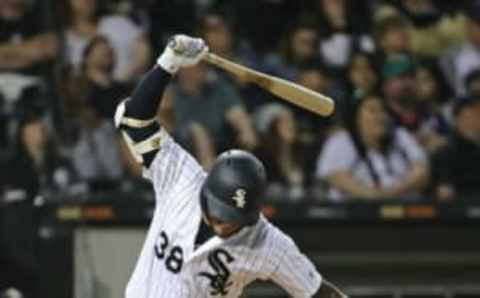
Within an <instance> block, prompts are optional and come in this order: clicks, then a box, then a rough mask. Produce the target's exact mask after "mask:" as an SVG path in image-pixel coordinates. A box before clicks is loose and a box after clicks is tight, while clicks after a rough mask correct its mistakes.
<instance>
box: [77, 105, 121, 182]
mask: <svg viewBox="0 0 480 298" xmlns="http://www.w3.org/2000/svg"><path fill="white" fill-rule="evenodd" d="M80 109H81V110H80V117H81V119H80V121H79V123H81V124H80V126H79V127H78V130H79V131H78V138H77V139H76V141H75V144H74V146H73V148H72V160H73V165H74V167H75V169H76V171H77V172H78V175H79V177H80V178H81V179H82V180H85V181H87V182H88V184H89V187H90V190H92V191H96V190H105V189H116V187H117V186H118V185H116V183H118V181H119V180H120V179H122V178H123V175H124V170H125V165H124V163H122V161H123V159H122V155H121V151H120V143H119V139H118V137H117V134H116V132H115V129H114V127H113V122H112V120H111V119H108V120H107V119H104V118H102V117H101V116H100V115H99V114H98V112H97V111H96V110H95V108H93V107H92V106H91V104H85V105H83V106H80ZM112 144H114V145H113V146H112Z"/></svg>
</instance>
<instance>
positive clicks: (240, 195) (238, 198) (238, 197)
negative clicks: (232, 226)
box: [232, 188, 247, 208]
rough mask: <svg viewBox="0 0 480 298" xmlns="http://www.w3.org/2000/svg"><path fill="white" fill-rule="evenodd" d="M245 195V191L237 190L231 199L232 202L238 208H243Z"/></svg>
mask: <svg viewBox="0 0 480 298" xmlns="http://www.w3.org/2000/svg"><path fill="white" fill-rule="evenodd" d="M246 195H247V191H246V190H245V189H243V188H239V189H237V190H236V191H235V195H234V196H233V197H232V200H234V201H235V203H237V207H238V208H244V207H245V204H246V203H247V200H246V199H245V196H246Z"/></svg>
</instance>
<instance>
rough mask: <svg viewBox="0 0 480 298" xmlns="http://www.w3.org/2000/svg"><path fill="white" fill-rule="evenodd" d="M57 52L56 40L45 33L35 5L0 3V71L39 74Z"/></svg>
mask: <svg viewBox="0 0 480 298" xmlns="http://www.w3.org/2000/svg"><path fill="white" fill-rule="evenodd" d="M38 3H41V2H40V1H38ZM57 51H58V41H57V38H56V37H55V35H54V34H53V33H51V32H46V30H44V26H42V23H41V20H40V18H39V14H38V11H36V10H35V7H34V4H29V3H28V1H26V0H2V1H0V72H5V71H9V72H16V73H23V74H30V75H39V74H40V72H41V70H42V69H43V68H42V65H43V64H44V63H45V62H47V61H49V60H50V59H52V58H53V57H55V55H56V53H57Z"/></svg>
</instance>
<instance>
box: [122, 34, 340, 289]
mask: <svg viewBox="0 0 480 298" xmlns="http://www.w3.org/2000/svg"><path fill="white" fill-rule="evenodd" d="M207 51H208V48H207V46H206V45H205V43H204V42H203V40H201V39H196V38H191V37H188V36H186V35H176V36H174V37H173V38H171V39H170V41H169V43H168V45H167V47H166V48H165V51H164V52H163V54H162V55H161V56H160V57H159V58H158V60H157V64H156V66H155V67H154V68H153V69H152V70H151V71H150V72H148V73H147V74H146V76H145V77H144V78H143V80H142V81H141V82H140V83H139V85H138V86H137V87H136V89H135V90H134V91H133V94H132V95H131V97H130V98H128V99H127V100H125V101H123V102H122V103H120V104H119V106H118V107H117V111H116V114H115V124H116V126H117V127H118V128H119V130H120V131H121V134H122V135H123V137H124V139H125V141H126V143H127V145H128V147H129V149H130V151H131V152H132V154H133V155H134V157H135V159H136V160H137V161H139V162H141V163H142V164H143V168H144V176H145V177H146V178H147V179H149V180H151V182H152V183H153V186H154V190H155V196H156V208H155V212H154V215H153V219H152V222H151V225H150V228H149V231H148V234H147V237H146V240H145V243H144V245H143V248H142V252H141V255H140V257H139V259H138V261H137V264H136V267H135V270H134V272H133V275H132V276H131V279H130V281H129V283H128V285H127V288H126V297H127V298H162V297H165V298H166V297H185V298H186V297H188V298H194V297H198V298H203V297H240V295H241V293H242V291H243V289H244V288H245V287H246V286H247V285H249V284H250V283H251V282H253V281H254V280H257V279H261V280H271V281H273V282H275V283H276V284H278V285H279V286H280V287H282V288H283V289H285V290H286V291H287V292H288V293H289V294H290V295H291V296H293V297H296V298H300V297H302V298H303V297H322V298H337V297H339V298H342V297H346V296H345V295H344V294H343V293H341V292H340V291H339V290H338V289H337V288H335V287H334V286H333V285H332V284H330V283H328V282H327V281H325V280H324V279H322V277H321V275H320V274H319V273H318V272H317V270H316V269H315V267H314V265H313V264H312V262H310V260H309V259H308V258H307V257H306V256H305V255H304V254H302V253H301V252H300V250H299V249H298V248H297V246H296V245H295V243H294V242H293V241H292V239H291V238H290V237H288V236H287V235H285V234H284V233H283V232H282V231H280V230H279V229H278V228H276V227H275V226H273V225H272V224H271V223H270V222H269V221H268V220H267V219H266V218H265V217H263V216H262V215H261V213H260V211H259V202H260V199H261V198H262V196H263V191H264V188H265V184H266V174H265V169H264V167H263V165H262V163H261V162H260V161H259V160H258V159H257V158H256V157H255V156H253V155H252V154H250V153H248V152H245V151H240V150H230V151H227V152H225V153H223V154H221V155H220V156H219V157H218V159H217V161H216V163H215V164H214V166H213V168H212V170H211V171H210V173H206V172H205V171H204V170H203V169H202V168H201V167H200V165H199V164H198V163H197V162H196V160H195V159H194V158H193V157H192V156H191V155H190V154H188V153H187V152H186V151H185V150H184V149H182V148H181V147H180V146H179V145H178V144H177V143H176V142H175V141H174V140H173V139H172V138H171V136H170V135H169V134H168V133H167V132H166V131H165V130H164V129H163V128H162V127H161V126H160V125H159V123H158V122H157V121H156V119H155V115H156V111H157V108H158V106H159V104H160V101H161V98H162V94H163V92H164V90H165V87H166V86H167V84H168V83H169V81H170V79H171V77H172V76H173V75H174V74H175V72H177V70H178V69H179V68H180V67H186V66H191V65H194V64H196V63H198V62H199V61H200V60H201V59H202V57H203V56H204V55H205V54H206V53H207Z"/></svg>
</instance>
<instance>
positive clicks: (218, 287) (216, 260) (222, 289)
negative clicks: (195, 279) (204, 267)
mask: <svg viewBox="0 0 480 298" xmlns="http://www.w3.org/2000/svg"><path fill="white" fill-rule="evenodd" d="M234 260H235V258H234V257H232V256H231V255H230V254H229V253H228V251H226V250H224V249H221V248H219V249H216V250H214V251H212V252H211V253H210V254H209V255H208V263H209V264H210V266H211V267H212V268H213V270H214V271H215V273H214V274H212V273H208V272H200V273H199V274H198V275H199V276H203V277H206V278H208V279H209V280H210V287H211V288H212V291H211V292H210V294H211V295H213V296H216V295H222V296H225V295H227V294H228V289H227V288H228V287H229V286H231V285H232V283H233V282H232V281H230V282H229V281H228V278H229V277H230V270H229V269H228V267H227V265H226V264H230V263H231V262H233V261H234ZM225 263H226V264H225Z"/></svg>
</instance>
